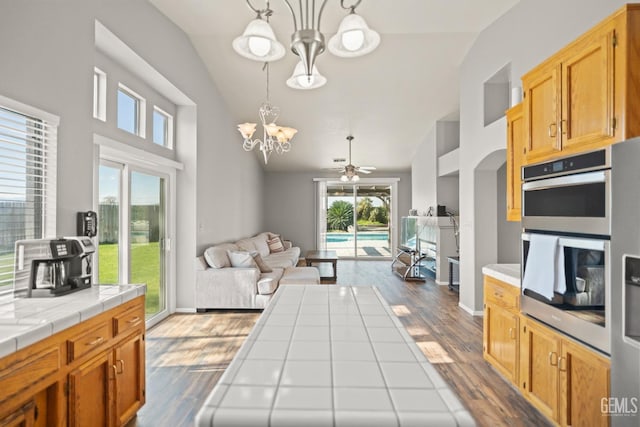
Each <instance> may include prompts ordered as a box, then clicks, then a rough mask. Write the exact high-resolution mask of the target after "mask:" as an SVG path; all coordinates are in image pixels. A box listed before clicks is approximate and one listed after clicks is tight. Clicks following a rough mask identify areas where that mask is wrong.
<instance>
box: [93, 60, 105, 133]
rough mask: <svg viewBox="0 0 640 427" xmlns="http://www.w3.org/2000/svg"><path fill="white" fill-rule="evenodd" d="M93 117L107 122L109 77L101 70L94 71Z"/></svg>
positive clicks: (95, 69)
mask: <svg viewBox="0 0 640 427" xmlns="http://www.w3.org/2000/svg"><path fill="white" fill-rule="evenodd" d="M93 117H94V118H96V119H99V120H102V121H103V122H104V121H106V120H107V75H106V74H105V72H104V71H102V70H100V69H99V68H94V70H93Z"/></svg>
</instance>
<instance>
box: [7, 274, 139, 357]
mask: <svg viewBox="0 0 640 427" xmlns="http://www.w3.org/2000/svg"><path fill="white" fill-rule="evenodd" d="M146 289H147V287H146V285H101V286H98V285H94V286H92V287H91V288H89V289H83V290H81V291H77V292H74V293H71V294H68V295H63V296H59V297H51V298H6V299H3V300H0V357H4V356H7V355H9V354H11V353H14V352H16V351H18V350H20V349H22V348H24V347H27V346H28V345H31V344H33V343H35V342H38V341H40V340H42V339H44V338H47V337H50V336H51V335H53V334H56V333H58V332H60V331H62V330H64V329H67V328H69V327H71V326H73V325H76V324H78V323H80V322H83V321H85V320H87V319H89V318H91V317H93V316H97V315H98V314H100V313H102V312H104V311H107V310H110V309H112V308H114V307H117V306H118V305H120V304H122V303H124V302H127V301H129V300H132V299H133V298H135V297H137V296H140V295H144V294H145V293H146Z"/></svg>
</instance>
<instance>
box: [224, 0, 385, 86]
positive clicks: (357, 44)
mask: <svg viewBox="0 0 640 427" xmlns="http://www.w3.org/2000/svg"><path fill="white" fill-rule="evenodd" d="M246 1H247V4H248V5H249V7H250V8H251V10H253V11H254V12H255V13H256V14H257V18H256V19H254V20H253V21H251V23H249V25H248V26H247V28H246V30H245V32H244V33H243V35H242V36H240V37H238V38H236V39H235V40H234V41H233V48H234V49H235V51H236V52H238V53H239V54H240V55H242V56H244V57H246V58H249V59H253V60H255V61H262V62H265V61H266V62H268V61H275V60H278V59H280V58H282V56H284V52H282V54H279V52H280V51H279V47H278V45H279V46H282V45H281V44H280V43H279V42H278V41H277V40H276V38H275V35H274V32H273V29H272V28H271V26H270V25H269V22H268V20H269V17H270V16H271V15H272V14H273V10H271V8H270V6H269V0H267V1H266V7H265V8H264V9H256V8H255V7H254V6H253V5H252V4H251V0H246ZM282 1H283V2H284V3H285V4H286V5H287V7H288V9H289V12H290V13H291V17H292V18H293V28H294V32H293V34H292V35H291V44H290V47H291V51H292V52H293V53H295V54H296V55H298V57H299V58H300V63H299V64H302V66H301V68H302V71H303V72H304V76H306V78H307V80H306V82H305V81H303V80H301V79H300V77H301V76H300V72H299V71H300V70H299V69H298V67H299V64H298V65H296V70H294V72H293V75H292V76H291V78H290V79H289V80H288V81H287V85H289V87H292V88H295V89H313V88H316V87H320V86H322V85H323V84H324V83H325V82H326V79H325V78H324V77H322V76H321V75H320V74H319V73H318V72H317V69H316V68H315V67H314V65H315V61H316V57H317V56H318V55H320V54H321V53H322V52H324V50H325V47H326V45H325V38H324V34H322V32H320V22H321V19H322V13H323V12H324V7H325V5H326V4H327V0H322V3H321V4H320V7H318V8H317V9H316V0H304V1H303V0H298V7H297V11H296V10H294V8H293V7H292V6H291V3H290V1H289V0H282ZM354 1H355V3H354V4H352V5H351V6H345V0H340V6H341V7H342V8H343V9H345V10H349V11H350V12H349V14H348V15H347V16H346V17H345V18H344V19H343V20H342V22H341V23H340V26H339V28H338V33H337V34H336V35H335V36H333V37H332V38H331V39H330V40H329V45H328V47H329V51H330V52H331V53H333V54H334V55H336V56H341V57H351V58H352V57H356V56H362V55H365V54H367V53H369V52H371V51H373V50H374V49H375V48H376V47H377V46H378V44H380V35H379V34H378V33H377V32H375V31H373V30H372V29H370V28H369V26H368V25H367V23H366V22H365V20H364V19H363V18H362V17H361V16H360V15H357V14H356V13H355V9H356V7H358V5H359V4H360V3H361V2H362V0H354ZM318 2H320V0H318ZM263 16H266V17H267V21H263V20H262V17H263ZM318 76H320V77H322V79H320V78H319V77H318ZM319 80H320V81H322V84H318V83H316V82H317V81H319ZM289 81H292V83H291V84H290V83H289ZM296 82H297V83H296Z"/></svg>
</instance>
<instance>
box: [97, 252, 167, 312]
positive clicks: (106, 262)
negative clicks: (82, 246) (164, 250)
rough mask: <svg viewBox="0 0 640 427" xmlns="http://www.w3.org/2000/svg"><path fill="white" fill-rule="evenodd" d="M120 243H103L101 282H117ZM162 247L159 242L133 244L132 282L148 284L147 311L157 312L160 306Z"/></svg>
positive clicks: (99, 258)
mask: <svg viewBox="0 0 640 427" xmlns="http://www.w3.org/2000/svg"><path fill="white" fill-rule="evenodd" d="M118 246H119V245H118V244H117V243H113V244H101V245H100V247H99V256H98V265H99V270H100V278H99V283H100V284H117V283H119V281H118ZM160 271H161V270H160V249H159V245H158V242H151V243H134V244H132V245H131V276H130V280H129V281H130V282H131V283H145V284H146V285H147V295H146V313H147V314H155V313H157V312H158V310H159V307H160Z"/></svg>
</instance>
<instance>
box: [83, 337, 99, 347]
mask: <svg viewBox="0 0 640 427" xmlns="http://www.w3.org/2000/svg"><path fill="white" fill-rule="evenodd" d="M103 341H104V338H103V337H97V338H96V339H95V340H93V341H89V342H88V343H86V344H85V345H89V346H94V345H98V344H102V342H103Z"/></svg>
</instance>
